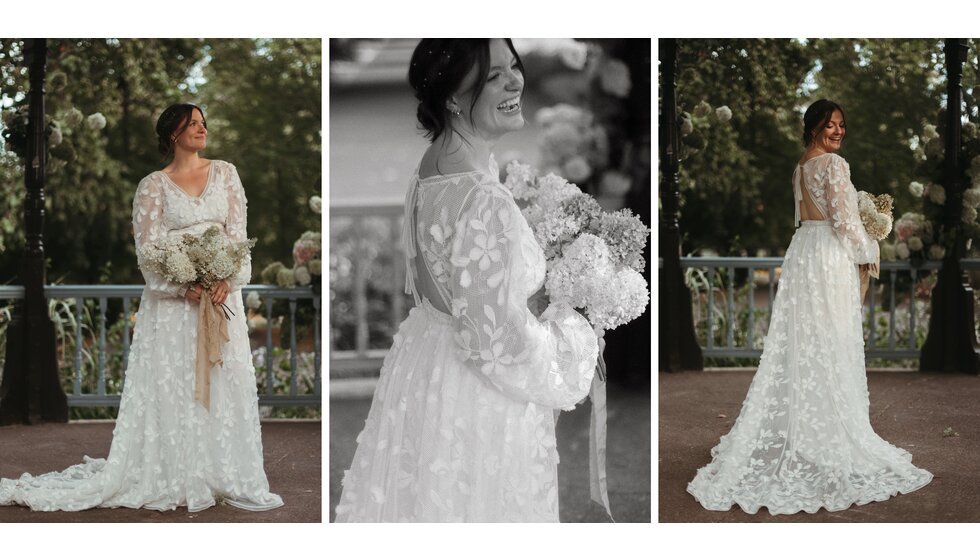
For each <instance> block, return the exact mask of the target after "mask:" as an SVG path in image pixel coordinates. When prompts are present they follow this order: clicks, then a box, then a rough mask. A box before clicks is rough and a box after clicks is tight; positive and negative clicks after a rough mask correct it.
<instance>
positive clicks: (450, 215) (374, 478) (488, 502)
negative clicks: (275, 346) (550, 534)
mask: <svg viewBox="0 0 980 560" xmlns="http://www.w3.org/2000/svg"><path fill="white" fill-rule="evenodd" d="M410 189H411V190H410V192H409V196H408V197H407V203H406V219H407V220H410V222H409V224H408V230H407V231H409V232H411V238H409V239H406V240H405V241H406V245H407V249H408V250H407V252H408V254H409V257H410V258H409V260H408V261H407V262H408V267H409V275H410V277H409V281H408V282H407V284H408V286H409V287H411V288H412V289H413V290H416V291H417V288H416V286H420V287H422V288H423V290H424V291H423V292H422V293H417V295H418V296H419V301H420V305H418V306H416V307H415V308H414V309H413V310H412V312H411V313H410V314H409V317H408V319H406V320H405V322H403V323H402V325H401V326H400V327H399V330H398V333H397V334H396V335H395V338H394V344H393V345H392V347H391V350H390V351H389V353H388V355H387V356H386V358H385V361H384V365H383V367H382V370H381V378H380V380H379V383H378V387H377V389H376V391H375V395H374V401H373V403H372V406H371V411H370V413H369V415H368V419H367V421H366V423H365V427H364V430H363V431H362V432H361V434H360V435H359V436H358V439H357V441H358V447H357V451H356V453H355V456H354V460H353V463H352V465H351V468H350V469H349V470H348V471H347V472H346V473H345V477H344V483H343V484H344V489H343V493H342V495H341V500H340V504H339V505H338V507H337V521H557V520H558V486H557V463H558V453H557V448H556V441H555V414H554V409H559V408H562V409H571V408H573V407H574V406H575V405H576V403H578V402H579V401H581V400H582V399H584V398H585V396H586V395H587V394H588V392H589V388H590V386H591V382H592V375H593V372H594V370H595V366H596V358H597V355H598V346H597V341H596V336H595V333H594V332H593V331H592V328H591V327H590V326H589V324H588V322H587V321H586V320H585V319H584V318H583V317H582V316H581V315H579V314H578V313H577V312H575V311H574V310H573V309H571V308H570V307H568V306H567V305H564V304H552V305H550V306H549V307H548V309H547V310H546V311H545V312H544V313H543V314H542V315H541V317H535V316H534V315H533V314H532V313H531V312H530V311H529V310H528V308H527V299H528V297H529V296H530V295H531V294H533V293H534V292H535V291H537V290H538V289H539V288H540V287H541V286H542V284H543V282H544V275H545V261H544V254H543V253H542V251H541V248H540V247H539V246H538V245H537V244H536V242H535V241H534V237H533V234H532V233H531V231H530V228H529V227H528V225H527V223H526V222H525V220H524V218H523V216H522V215H521V213H520V210H519V209H518V207H517V205H516V204H515V202H514V200H513V198H512V197H511V195H510V193H509V191H507V190H506V189H504V187H503V186H502V185H501V184H500V183H499V182H498V181H497V180H496V175H495V172H493V171H492V172H491V174H489V175H484V174H482V173H477V172H473V173H461V174H454V175H445V176H439V177H433V178H428V179H423V180H421V181H419V180H418V179H417V178H416V179H413V182H412V185H411V187H410ZM413 254H414V255H415V256H414V257H412V255H413ZM437 307H438V308H441V309H444V310H448V311H449V313H444V312H442V311H440V310H439V309H438V308H437Z"/></svg>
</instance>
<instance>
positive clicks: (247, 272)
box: [216, 162, 252, 292]
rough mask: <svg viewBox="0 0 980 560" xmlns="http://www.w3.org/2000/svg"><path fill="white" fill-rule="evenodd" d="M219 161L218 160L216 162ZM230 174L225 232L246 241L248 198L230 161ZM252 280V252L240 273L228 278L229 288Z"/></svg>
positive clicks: (233, 289)
mask: <svg viewBox="0 0 980 560" xmlns="http://www.w3.org/2000/svg"><path fill="white" fill-rule="evenodd" d="M216 163H217V162H216ZM225 165H226V166H227V174H228V177H227V179H228V184H227V186H228V219H227V221H226V222H225V233H226V234H228V237H229V238H230V239H231V240H232V241H245V240H247V239H248V235H247V233H246V231H245V225H246V215H247V206H248V200H247V199H246V198H245V188H244V187H243V186H242V180H241V178H240V177H239V176H238V169H236V168H235V166H234V165H232V164H230V163H225ZM251 280H252V254H251V253H249V255H248V256H247V257H245V262H243V263H242V267H241V268H240V269H239V270H238V274H236V275H234V276H232V277H231V278H229V279H228V286H229V289H230V290H231V291H232V292H234V291H235V290H240V289H242V288H243V287H245V286H246V285H248V283H249V282H250V281H251Z"/></svg>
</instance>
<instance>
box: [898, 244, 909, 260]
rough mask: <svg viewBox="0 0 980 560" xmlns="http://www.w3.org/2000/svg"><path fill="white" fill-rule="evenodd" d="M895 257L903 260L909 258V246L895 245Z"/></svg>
mask: <svg viewBox="0 0 980 560" xmlns="http://www.w3.org/2000/svg"><path fill="white" fill-rule="evenodd" d="M895 255H896V256H898V258H900V259H903V260H904V259H907V258H909V246H908V245H907V244H906V243H905V242H901V243H899V244H898V245H895Z"/></svg>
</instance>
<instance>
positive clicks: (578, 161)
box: [562, 156, 592, 183]
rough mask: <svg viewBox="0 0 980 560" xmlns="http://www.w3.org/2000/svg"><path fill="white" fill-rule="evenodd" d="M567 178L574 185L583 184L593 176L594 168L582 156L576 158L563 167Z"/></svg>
mask: <svg viewBox="0 0 980 560" xmlns="http://www.w3.org/2000/svg"><path fill="white" fill-rule="evenodd" d="M562 171H563V172H564V173H565V177H567V178H568V180H569V181H572V182H573V183H581V182H583V181H585V180H586V179H588V178H589V177H591V176H592V167H591V166H589V162H587V161H585V158H583V157H582V156H575V157H573V158H572V159H570V160H568V161H566V162H565V165H563V166H562Z"/></svg>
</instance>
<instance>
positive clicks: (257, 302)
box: [245, 292, 262, 310]
mask: <svg viewBox="0 0 980 560" xmlns="http://www.w3.org/2000/svg"><path fill="white" fill-rule="evenodd" d="M245 306H246V307H248V308H249V309H252V310H255V309H259V308H260V307H262V298H260V297H259V293H258V292H249V293H248V295H247V296H245Z"/></svg>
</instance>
